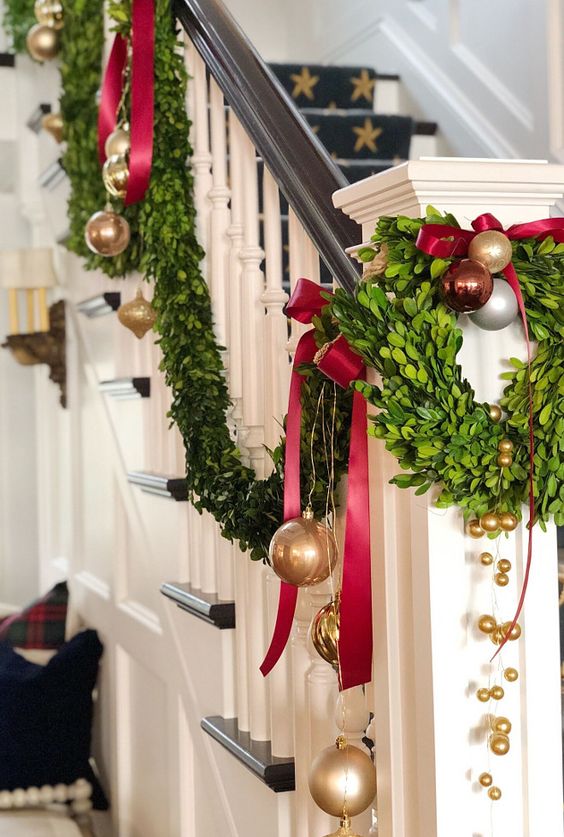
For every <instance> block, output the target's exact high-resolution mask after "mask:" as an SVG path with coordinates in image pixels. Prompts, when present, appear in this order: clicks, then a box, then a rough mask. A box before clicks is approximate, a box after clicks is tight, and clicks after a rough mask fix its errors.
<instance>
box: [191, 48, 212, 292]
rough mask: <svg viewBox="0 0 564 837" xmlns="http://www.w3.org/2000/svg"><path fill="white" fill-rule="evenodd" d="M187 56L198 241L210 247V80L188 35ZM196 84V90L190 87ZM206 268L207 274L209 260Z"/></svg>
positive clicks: (205, 246) (204, 269) (205, 247)
mask: <svg viewBox="0 0 564 837" xmlns="http://www.w3.org/2000/svg"><path fill="white" fill-rule="evenodd" d="M185 60H186V65H187V70H188V73H189V75H190V76H191V78H190V79H189V81H188V90H189V93H188V94H187V95H188V106H189V107H190V110H189V111H188V115H189V117H190V118H191V119H192V145H193V149H194V153H193V155H192V161H191V162H192V169H193V172H194V203H195V206H196V228H197V233H198V241H199V243H200V244H201V245H202V247H203V248H204V250H206V251H207V247H208V243H209V238H210V213H211V203H210V200H209V193H210V190H211V188H212V186H213V180H212V174H211V164H212V155H211V153H210V145H209V129H208V82H207V78H206V65H205V64H204V62H203V61H202V59H201V58H200V56H199V55H198V53H197V51H196V49H195V47H194V46H193V45H192V43H191V42H190V41H189V40H188V39H187V44H186V53H185ZM190 88H192V90H190ZM202 270H203V271H204V275H206V266H205V260H204V263H202Z"/></svg>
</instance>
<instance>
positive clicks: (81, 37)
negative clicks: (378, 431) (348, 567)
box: [8, 0, 352, 559]
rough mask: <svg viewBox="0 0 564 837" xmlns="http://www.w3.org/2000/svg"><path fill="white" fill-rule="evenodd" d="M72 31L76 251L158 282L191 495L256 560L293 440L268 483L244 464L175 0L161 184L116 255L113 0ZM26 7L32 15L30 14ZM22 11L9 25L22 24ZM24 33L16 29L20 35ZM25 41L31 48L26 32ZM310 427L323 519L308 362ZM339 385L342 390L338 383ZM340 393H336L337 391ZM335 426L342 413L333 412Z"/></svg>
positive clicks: (163, 25)
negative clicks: (105, 175)
mask: <svg viewBox="0 0 564 837" xmlns="http://www.w3.org/2000/svg"><path fill="white" fill-rule="evenodd" d="M10 2H11V3H12V6H13V8H14V10H16V9H18V15H20V13H21V15H20V16H19V17H18V21H17V25H18V29H17V32H18V33H20V32H23V31H24V30H25V31H26V30H27V28H28V27H29V25H31V24H32V23H33V2H29V0H26V2H25V4H24V3H22V4H21V5H20V0H10ZM64 6H65V26H64V29H63V30H62V33H61V43H62V48H61V77H62V85H63V95H62V98H61V110H62V114H63V119H64V123H65V139H66V142H67V150H66V152H65V154H64V157H63V165H64V167H65V170H66V172H67V174H68V176H69V179H70V185H71V197H70V200H69V224H70V236H69V239H68V241H67V246H68V247H69V249H71V250H72V251H73V252H75V253H77V254H78V255H79V256H81V257H82V258H83V259H84V261H85V265H86V267H87V268H89V269H100V270H102V271H104V272H105V273H106V274H107V275H109V276H112V277H120V276H124V275H125V274H126V273H128V272H131V271H135V270H137V271H141V272H142V273H143V274H144V275H145V278H146V279H148V280H149V281H153V282H154V284H155V289H154V299H153V305H154V307H155V309H156V311H157V315H158V316H157V323H156V328H157V331H158V332H159V334H160V340H159V342H160V345H161V349H162V352H163V363H162V369H163V371H164V374H165V378H166V382H167V384H168V385H169V386H170V387H171V389H172V395H173V397H172V408H171V411H170V417H171V418H172V420H173V421H174V422H175V423H176V424H177V426H178V428H179V430H180V432H181V434H182V437H183V440H184V444H185V448H186V477H187V482H188V489H189V494H190V498H191V499H192V500H193V502H194V503H195V505H196V506H197V507H198V508H199V509H207V510H208V511H209V512H211V513H212V514H213V515H214V517H215V518H216V520H218V521H219V523H220V525H221V528H222V532H223V534H224V535H225V537H227V538H229V539H231V540H237V541H239V543H240V545H241V547H242V549H248V550H250V555H251V558H253V559H263V558H265V557H266V554H267V550H268V544H269V542H270V539H271V536H272V534H273V532H274V531H275V529H276V528H277V527H278V526H279V525H280V523H281V522H282V469H283V457H284V442H283V439H282V440H281V443H280V445H279V446H278V447H277V448H276V450H274V451H272V452H271V455H272V459H273V462H274V470H273V472H272V473H271V474H270V476H269V477H268V478H267V479H264V480H257V479H256V476H255V473H254V471H253V470H252V469H251V468H249V467H247V466H246V465H245V464H244V462H243V461H242V459H241V456H240V453H239V450H238V448H237V444H236V441H235V440H234V439H233V438H232V435H231V432H230V430H229V427H228V424H227V420H226V417H227V414H228V412H229V410H230V408H231V404H230V400H229V394H228V390H227V386H226V382H225V373H224V369H223V365H222V360H221V353H220V352H221V350H220V347H219V346H218V345H217V342H216V339H215V337H214V331H213V319H212V311H211V302H210V297H209V293H208V288H207V285H206V282H205V281H204V279H203V276H202V273H201V269H200V263H201V260H202V257H203V255H204V254H203V251H202V248H201V247H200V246H199V244H198V242H197V239H196V231H195V220H196V219H195V209H194V201H193V179H192V174H191V171H190V168H189V166H188V165H187V161H189V159H190V157H191V154H192V149H191V147H190V144H189V129H190V122H189V120H188V116H187V114H186V110H185V105H184V102H185V92H186V84H187V76H186V71H185V66H184V61H183V57H182V52H181V49H179V43H178V40H177V35H176V32H175V30H174V27H173V23H172V20H171V14H170V3H169V0H156V3H155V6H156V33H155V132H154V157H153V170H152V176H151V182H150V186H149V189H148V192H147V195H146V197H145V199H144V201H143V202H142V203H141V204H136V205H134V206H132V207H127V208H126V209H123V207H122V206H121V205H119V204H117V205H116V208H117V209H118V210H119V211H120V212H122V213H123V214H124V215H125V216H126V217H127V219H128V221H129V224H130V226H131V231H132V243H131V245H130V246H129V247H128V249H127V250H126V251H125V253H124V254H122V255H121V256H119V257H117V258H115V259H103V258H100V257H97V256H95V255H94V254H92V253H91V252H90V251H89V250H88V249H87V247H86V245H85V242H84V226H85V224H86V221H87V220H88V218H89V217H90V215H91V214H92V213H93V212H95V211H96V210H98V209H101V208H102V207H103V206H104V204H105V202H106V194H105V190H104V188H103V185H102V179H101V173H100V166H99V162H98V152H97V144H96V122H97V103H96V93H97V91H98V89H99V87H100V82H101V56H102V48H103V37H104V33H103V2H102V0H65V4H64ZM24 7H25V9H26V10H27V12H26V14H24ZM15 14H16V12H15V11H14V14H13V15H12V18H10V19H9V21H8V25H11V26H14V25H15V23H16V18H15ZM109 14H110V17H111V18H112V19H113V21H114V23H115V28H116V29H117V30H119V31H121V32H123V33H124V34H127V33H128V32H129V27H130V19H131V3H130V2H129V0H125V1H124V0H119V2H117V0H116V1H115V2H114V0H112V2H111V3H110V5H109ZM13 34H14V35H16V31H15V30H14V33H13ZM16 46H22V38H21V37H20V36H19V35H18V38H17V41H16ZM315 326H316V339H317V341H318V344H319V345H320V346H321V345H322V344H323V343H324V342H326V341H328V340H329V339H333V337H335V336H336V334H337V332H336V328H335V325H334V323H332V321H331V318H330V316H329V315H328V314H327V315H324V316H323V317H321V318H319V319H316V321H315ZM302 371H303V374H304V376H305V382H304V386H303V388H302V391H303V425H302V426H303V430H304V432H303V433H302V453H303V455H302V462H303V466H302V495H303V500H304V504H305V502H306V498H307V495H308V491H309V488H310V485H311V480H312V476H311V462H310V432H313V436H314V451H315V459H316V482H315V486H314V490H313V497H312V503H313V507H314V510H315V512H316V514H318V515H319V516H323V515H324V513H325V503H326V487H327V468H326V463H325V460H324V455H323V444H322V435H323V426H322V414H321V413H319V414H318V415H317V419H316V414H317V403H318V398H319V395H320V392H321V388H322V386H323V384H324V383H325V381H326V379H325V378H324V376H322V375H321V374H320V373H319V372H318V370H317V369H316V368H315V367H313V366H308V367H306V368H304V369H303V370H302ZM329 386H330V387H331V385H330V384H329ZM328 394H329V395H330V400H331V401H332V399H333V394H332V387H331V392H330V393H328ZM351 401H352V393H351V392H342V391H338V392H337V416H336V430H337V434H336V435H337V443H336V450H335V469H336V476H337V478H338V477H339V476H340V475H341V474H343V472H344V471H345V469H346V461H347V455H348V427H349V423H350V421H349V418H350V409H351ZM325 423H326V428H325V430H326V432H328V431H329V429H330V411H329V410H326V416H325Z"/></svg>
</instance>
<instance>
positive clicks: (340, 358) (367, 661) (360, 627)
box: [260, 279, 372, 689]
mask: <svg viewBox="0 0 564 837" xmlns="http://www.w3.org/2000/svg"><path fill="white" fill-rule="evenodd" d="M326 304H327V301H326V300H325V299H324V298H323V297H322V296H321V288H320V287H319V285H316V284H315V283H314V282H310V281H309V280H308V279H300V280H299V282H298V283H297V285H296V288H295V290H294V293H293V294H292V297H291V299H290V301H289V302H288V305H287V307H286V313H287V314H288V316H289V317H292V318H293V319H295V320H298V321H299V322H301V323H311V321H312V320H313V317H314V316H318V315H319V314H320V313H321V310H322V308H323V307H324V306H325V305H326ZM316 352H317V346H316V344H315V340H314V337H313V329H312V330H310V331H308V332H306V333H305V334H304V335H303V336H302V337H301V338H300V341H299V343H298V346H297V349H296V354H295V356H294V366H293V369H292V380H291V384H290V397H289V402H288V418H287V421H286V457H285V464H284V520H285V521H286V520H289V519H291V518H293V517H298V516H299V515H300V513H301V502H300V432H301V416H302V409H301V399H300V395H301V386H302V381H303V376H302V375H300V373H299V372H298V367H299V366H300V364H302V363H305V362H312V361H313V359H314V357H315V354H316ZM319 368H320V369H321V370H322V371H323V372H324V374H326V375H327V376H328V377H329V378H331V379H332V380H334V381H336V382H337V383H338V384H339V385H340V386H343V387H348V386H349V384H350V383H351V381H353V380H355V379H358V378H363V377H364V376H365V369H364V365H363V363H362V360H361V359H360V357H358V355H356V354H354V352H353V351H352V350H351V349H350V347H349V346H348V344H347V342H346V340H345V339H344V338H343V337H340V338H339V339H338V340H337V341H335V343H334V344H333V345H332V346H331V348H330V349H329V351H328V352H327V353H326V354H325V356H324V357H323V359H322V360H321V361H320V363H319ZM369 521H370V516H369V508H368V454H367V433H366V401H365V399H364V398H363V396H362V395H361V394H360V393H358V392H355V393H354V401H353V414H352V425H351V439H350V453H349V487H348V498H347V512H346V531H345V548H344V553H343V582H342V588H341V605H340V630H339V634H340V637H339V658H340V663H341V682H340V684H339V686H340V688H342V689H349V688H351V687H352V686H358V685H360V684H362V683H367V682H368V681H369V680H370V679H371V674H372V597H371V578H370V528H369V525H370V523H369ZM297 595H298V588H297V587H294V586H293V585H291V584H286V583H285V582H281V585H280V598H279V603H278V614H277V617H276V624H275V627H274V634H273V637H272V641H271V643H270V647H269V649H268V652H267V654H266V657H265V659H264V662H263V663H262V665H261V667H260V670H261V672H262V673H263V675H265V676H266V675H267V674H268V673H269V672H270V671H271V670H272V669H273V668H274V666H275V665H276V663H277V662H278V660H279V659H280V657H281V655H282V652H283V651H284V648H285V647H286V644H287V642H288V639H289V636H290V632H291V629H292V622H293V618H294V613H295V609H296V601H297Z"/></svg>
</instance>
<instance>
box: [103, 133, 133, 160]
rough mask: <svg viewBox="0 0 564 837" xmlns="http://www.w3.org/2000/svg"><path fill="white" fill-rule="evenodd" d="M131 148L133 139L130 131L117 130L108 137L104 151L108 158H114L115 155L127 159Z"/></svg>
mask: <svg viewBox="0 0 564 837" xmlns="http://www.w3.org/2000/svg"><path fill="white" fill-rule="evenodd" d="M130 146H131V139H130V136H129V131H126V130H125V128H116V129H115V131H112V133H111V134H109V135H108V137H107V139H106V143H105V145H104V151H105V152H106V157H113V156H114V155H121V156H122V157H125V156H126V155H127V154H128V153H129V149H130Z"/></svg>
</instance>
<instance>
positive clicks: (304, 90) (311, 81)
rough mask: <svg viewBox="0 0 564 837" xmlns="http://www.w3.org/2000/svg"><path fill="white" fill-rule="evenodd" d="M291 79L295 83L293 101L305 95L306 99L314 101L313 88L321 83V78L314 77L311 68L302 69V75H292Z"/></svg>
mask: <svg viewBox="0 0 564 837" xmlns="http://www.w3.org/2000/svg"><path fill="white" fill-rule="evenodd" d="M290 78H291V79H292V81H293V82H294V89H293V90H292V99H297V98H298V96H302V95H303V96H305V97H306V99H309V100H310V101H313V99H314V96H313V88H314V87H315V85H316V84H317V82H318V81H319V76H312V75H311V73H310V71H309V67H302V70H301V72H300V73H292V74H291V76H290Z"/></svg>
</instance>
